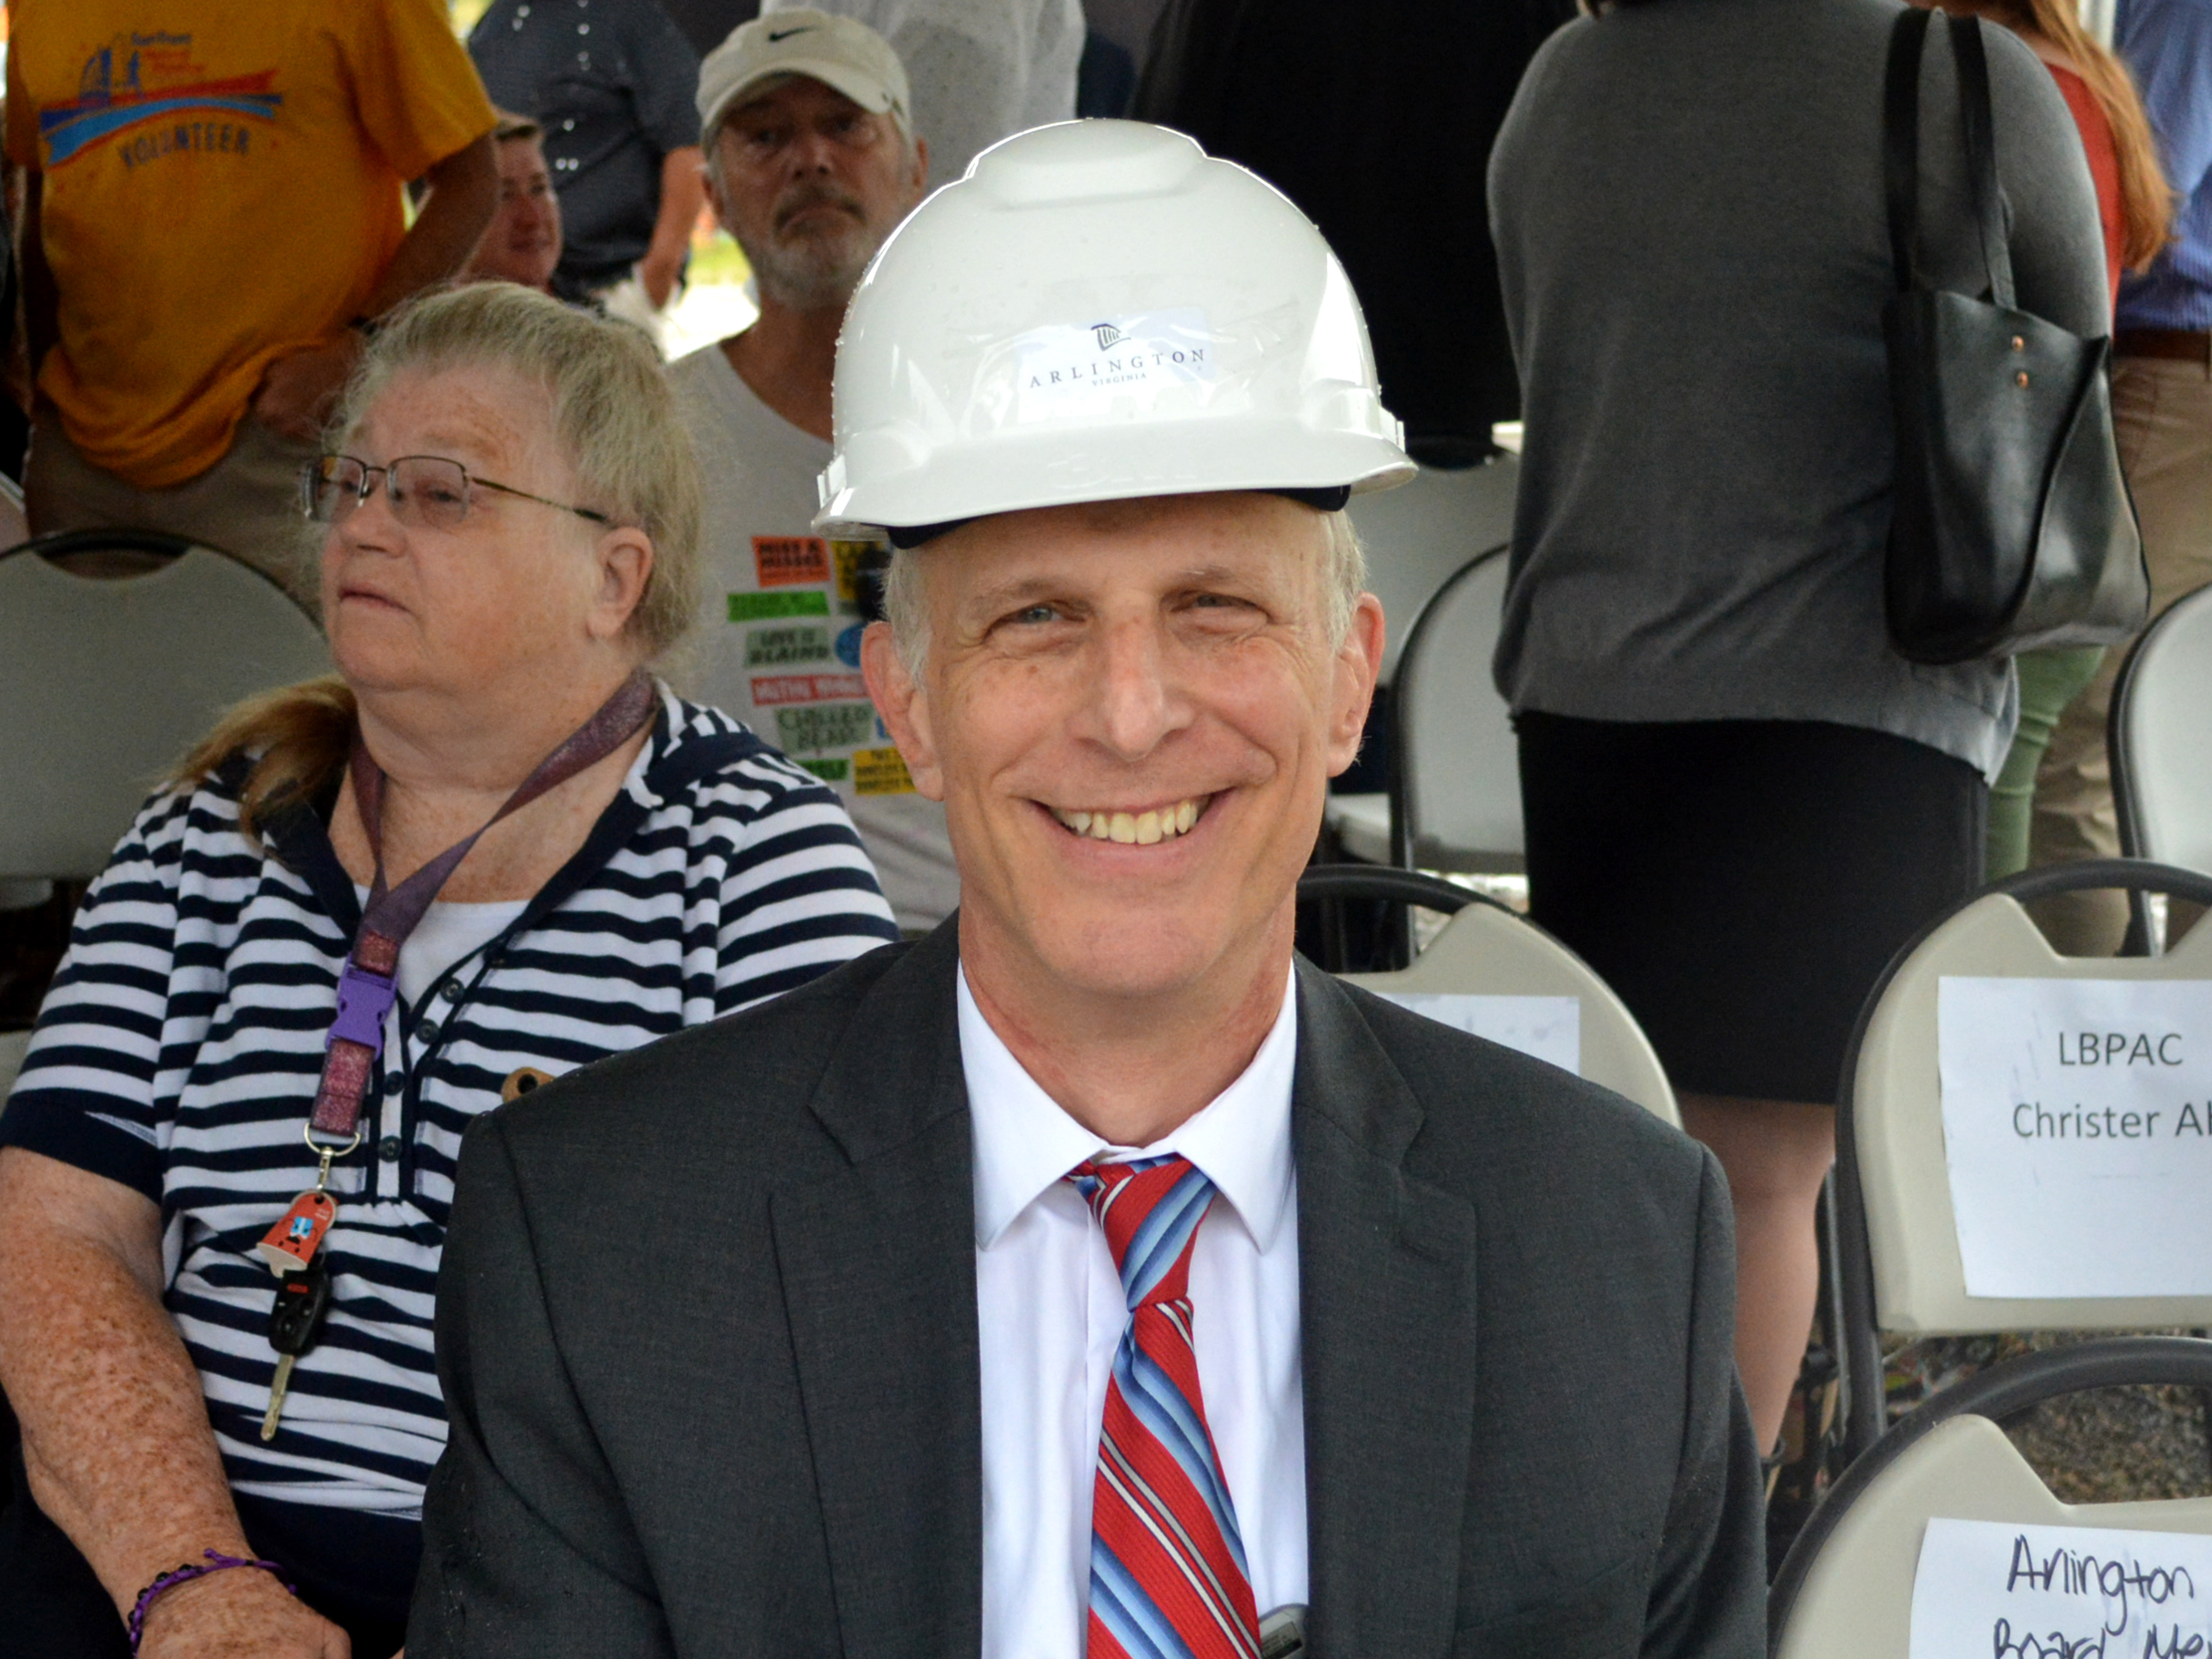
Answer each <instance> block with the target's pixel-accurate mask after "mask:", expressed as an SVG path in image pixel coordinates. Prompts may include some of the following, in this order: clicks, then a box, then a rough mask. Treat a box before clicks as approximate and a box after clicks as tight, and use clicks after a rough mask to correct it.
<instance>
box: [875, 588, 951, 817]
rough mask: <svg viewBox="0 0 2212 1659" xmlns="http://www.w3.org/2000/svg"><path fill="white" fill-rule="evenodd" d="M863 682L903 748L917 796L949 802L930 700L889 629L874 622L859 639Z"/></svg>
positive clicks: (893, 740) (901, 755)
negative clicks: (932, 735) (932, 726)
mask: <svg viewBox="0 0 2212 1659" xmlns="http://www.w3.org/2000/svg"><path fill="white" fill-rule="evenodd" d="M860 676H861V678H862V679H865V680H866V681H867V682H868V695H869V696H870V697H871V698H873V699H875V704H876V712H877V713H878V714H880V715H881V716H882V717H883V724H884V725H885V726H886V727H888V728H889V729H890V734H891V741H892V742H894V743H896V744H897V745H898V746H899V754H900V758H901V759H904V760H905V761H906V769H907V775H908V776H909V777H910V778H912V779H913V780H914V788H915V789H916V791H917V792H918V793H920V794H921V795H923V796H925V797H927V798H928V799H930V800H942V799H944V798H945V779H944V773H943V771H942V770H941V769H940V767H939V766H938V763H937V744H936V742H935V740H934V739H932V738H931V736H930V695H929V693H928V691H927V690H925V689H923V688H922V685H921V683H920V681H919V680H917V679H915V678H914V677H913V675H912V674H910V673H909V672H908V671H907V666H906V659H904V658H902V657H901V656H900V655H899V644H898V641H897V640H895V639H893V638H891V625H890V623H888V622H870V624H869V625H868V631H867V632H866V633H864V634H862V635H861V636H860Z"/></svg>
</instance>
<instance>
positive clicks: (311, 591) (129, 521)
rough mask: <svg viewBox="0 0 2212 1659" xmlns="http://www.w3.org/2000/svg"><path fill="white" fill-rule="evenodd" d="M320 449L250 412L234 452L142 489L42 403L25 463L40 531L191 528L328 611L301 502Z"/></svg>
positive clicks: (314, 540) (176, 531) (184, 532)
mask: <svg viewBox="0 0 2212 1659" xmlns="http://www.w3.org/2000/svg"><path fill="white" fill-rule="evenodd" d="M316 454H317V447H316V446H315V445H313V444H296V443H294V442H293V441H292V440H291V439H289V438H287V437H278V436H277V434H276V433H274V432H272V431H270V430H269V429H268V427H265V426H263V425H262V424H261V423H260V422H259V421H257V420H256V419H254V418H253V417H251V416H250V415H249V416H248V417H246V419H244V420H242V421H240V422H239V423H238V431H237V436H236V437H234V438H233V439H232V440H231V445H230V450H229V452H228V453H227V454H226V455H225V456H224V457H223V458H222V459H221V460H219V461H217V462H216V464H215V465H214V466H212V467H210V468H208V469H207V470H206V472H203V473H201V474H200V475H199V476H198V477H197V478H187V479H186V480H185V482H183V483H182V484H173V485H170V486H169V487H168V488H165V489H141V488H139V487H138V486H136V485H135V484H130V483H126V481H125V480H123V479H121V478H117V477H116V475H115V474H114V473H112V472H109V471H107V470H106V468H100V467H96V466H94V465H93V464H92V463H91V462H90V461H88V460H86V459H85V457H84V456H83V455H81V454H80V453H78V451H77V447H76V446H75V444H73V443H71V442H70V441H69V435H68V434H67V433H65V432H64V431H63V430H62V424H61V421H60V419H59V418H58V417H56V416H55V413H54V411H53V410H52V409H50V408H48V409H41V410H40V411H39V413H38V416H37V417H36V418H35V420H33V421H32V423H31V450H30V454H29V456H28V457H27V458H26V459H25V464H24V475H23V497H24V509H25V513H26V514H27V515H28V516H29V518H30V521H31V534H33V535H34V536H44V535H45V534H47V533H48V532H50V531H55V530H106V529H139V530H166V531H168V532H169V533H170V534H171V535H175V536H183V537H186V538H189V539H190V540H193V541H196V542H198V543H200V544H201V545H202V546H204V547H210V548H217V549H219V550H221V551H222V552H225V553H228V554H231V555H233V556H235V557H236V558H240V559H243V560H244V561H245V562H246V563H247V564H249V565H251V566H253V567H254V568H256V570H259V571H262V572H263V573H264V574H266V575H268V576H271V577H274V578H276V579H277V581H279V582H282V583H283V584H284V585H285V587H287V588H289V589H290V590H291V591H292V593H293V594H294V595H295V596H296V597H297V598H299V599H300V601H301V602H302V603H303V604H305V605H307V607H308V608H309V609H310V610H315V611H317V612H318V614H319V610H320V601H319V597H318V583H317V577H316V571H315V550H316V548H317V545H318V539H319V538H318V537H317V535H316V533H315V532H314V530H313V528H312V527H311V526H310V525H309V524H308V523H307V518H306V517H305V516H304V515H303V514H302V512H301V511H300V505H299V474H300V469H301V468H303V467H305V466H307V463H308V462H309V461H311V460H313V459H314V458H315V457H316Z"/></svg>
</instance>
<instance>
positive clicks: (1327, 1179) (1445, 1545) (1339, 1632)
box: [1292, 961, 1475, 1655]
mask: <svg viewBox="0 0 2212 1659" xmlns="http://www.w3.org/2000/svg"><path fill="white" fill-rule="evenodd" d="M1298 994H1299V1000H1298V1019H1299V1033H1298V1070H1297V1081H1296V1083H1295V1084H1294V1086H1293V1091H1292V1136H1293V1140H1294V1143H1295V1146H1296V1156H1297V1161H1298V1254H1299V1280H1300V1287H1301V1290H1300V1294H1301V1308H1300V1316H1301V1321H1302V1334H1303V1342H1304V1377H1305V1418H1306V1506H1307V1540H1308V1554H1309V1569H1308V1576H1309V1581H1310V1589H1309V1592H1308V1594H1309V1595H1310V1598H1311V1604H1312V1614H1311V1620H1312V1623H1311V1627H1310V1629H1311V1636H1312V1650H1313V1651H1315V1652H1317V1653H1322V1654H1352V1653H1360V1654H1402V1655H1414V1654H1442V1653H1444V1652H1446V1651H1448V1649H1449V1648H1450V1646H1451V1642H1452V1633H1453V1617H1454V1609H1455V1604H1456V1601H1457V1585H1458V1573H1459V1562H1460V1531H1461V1520H1462V1515H1463V1512H1464V1510H1465V1507H1466V1502H1467V1486H1468V1478H1469V1467H1468V1464H1469V1458H1470V1455H1471V1448H1472V1444H1473V1416H1474V1385H1475V1372H1474V1312H1475V1280H1474V1238H1475V1224H1474V1212H1473V1209H1472V1208H1471V1207H1470V1206H1469V1205H1468V1204H1466V1203H1465V1202H1463V1201H1462V1200H1460V1199H1458V1198H1455V1197H1453V1196H1452V1195H1450V1194H1448V1193H1445V1192H1443V1191H1439V1190H1437V1189H1435V1188H1433V1187H1426V1186H1423V1184H1421V1183H1420V1182H1418V1181H1413V1180H1412V1179H1410V1178H1409V1177H1408V1176H1407V1175H1406V1173H1405V1171H1404V1168H1403V1160H1404V1156H1405V1151H1406V1149H1407V1147H1408V1146H1409V1145H1410V1144H1411V1143H1412V1141H1413V1137H1414V1135H1415V1133H1416V1132H1417V1131H1419V1129H1420V1127H1421V1122H1422V1111H1421V1107H1420V1105H1419V1103H1418V1102H1417V1101H1415V1099H1414V1098H1413V1091H1411V1089H1409V1088H1408V1087H1407V1085H1406V1082H1405V1081H1404V1079H1403V1076H1402V1075H1401V1074H1400V1072H1399V1071H1398V1069H1397V1067H1396V1066H1395V1065H1394V1064H1393V1062H1392V1061H1391V1059H1390V1057H1389V1055H1388V1054H1387V1053H1385V1052H1384V1051H1383V1050H1382V1046H1381V1045H1380V1044H1379V1043H1378V1042H1377V1041H1375V1038H1374V1035H1373V1033H1372V1031H1369V1030H1368V1028H1367V1025H1366V1023H1365V1021H1362V1019H1361V1018H1360V1016H1359V1013H1358V1010H1356V1009H1355V1008H1354V1006H1353V1005H1352V999H1351V997H1350V996H1349V994H1348V993H1347V992H1346V991H1345V990H1344V989H1343V988H1342V986H1340V985H1338V984H1337V983H1336V982H1335V981H1334V980H1331V979H1330V978H1329V977H1328V976H1327V975H1326V974H1324V973H1322V972H1321V971H1320V970H1318V969H1315V968H1313V967H1312V966H1311V965H1310V964H1308V963H1305V962H1303V961H1301V962H1300V964H1299V993H1298Z"/></svg>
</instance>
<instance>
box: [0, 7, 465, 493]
mask: <svg viewBox="0 0 2212 1659" xmlns="http://www.w3.org/2000/svg"><path fill="white" fill-rule="evenodd" d="M9 11H10V13H11V21H12V23H13V25H14V26H13V28H12V30H11V37H10V39H9V41H8V53H7V154H8V156H9V158H10V159H11V160H13V161H15V163H17V164H18V165H19V166H26V167H31V168H35V170H37V172H38V173H39V174H40V175H41V176H42V181H41V190H42V206H41V211H42V216H43V226H44V236H43V238H42V242H43V246H44V250H45V258H46V263H47V265H48V266H51V267H52V269H53V272H54V278H55V287H56V288H57V289H58V291H59V317H58V319H57V321H58V336H59V337H58V340H57V343H56V345H55V348H54V349H53V350H52V351H50V352H49V353H48V354H47V356H46V358H45V363H44V365H43V366H42V367H41V369H40V372H39V380H38V386H39V390H40V392H41V393H42V394H43V395H44V397H45V398H46V399H47V400H48V401H49V402H51V403H52V404H53V405H54V407H55V410H56V411H57V412H58V413H59V415H60V417H61V420H62V425H63V427H64V429H65V430H66V431H67V433H68V435H69V437H70V440H71V441H72V442H73V443H75V445H76V446H77V447H78V448H79V449H80V450H81V451H82V452H83V453H84V455H85V458H86V459H88V460H90V461H92V462H93V463H95V464H96V465H97V466H99V467H102V468H106V470H108V471H110V472H112V473H115V474H116V475H117V476H118V477H120V478H123V479H125V480H126V482H129V483H131V484H134V485H137V486H139V487H140V488H161V487H163V486H165V485H170V484H178V483H182V482H183V481H184V480H186V479H187V478H193V477H195V476H196V475H197V474H199V473H201V472H204V471H206V469H207V468H210V467H212V466H214V465H215V463H216V461H218V460H220V459H221V458H222V457H223V455H224V453H225V452H226V450H227V449H228V448H229V447H230V441H231V437H232V434H233V433H234V432H235V431H236V428H237V424H238V421H239V419H240V418H241V417H243V416H244V415H245V413H246V406H247V404H248V403H249V402H250V401H251V400H252V397H253V395H254V392H255V390H256V388H257V387H259V385H260V383H261V377H262V373H263V371H264V370H266V368H267V367H268V366H269V364H270V363H271V362H272V361H274V360H275V359H277V358H278V357H285V356H287V355H288V354H290V353H292V352H295V351H299V350H302V349H304V348H307V347H312V346H317V345H320V344H325V343H327V342H329V341H331V340H333V339H335V338H337V336H338V334H339V333H340V332H341V331H342V330H343V329H344V328H345V327H346V326H347V323H348V322H350V321H351V320H352V319H353V318H354V317H357V316H359V315H360V313H361V309H362V307H363V304H364V302H366V301H367V298H368V296H369V293H370V291H371V290H372V289H373V288H374V287H376V284H377V278H378V277H380V276H381V275H382V274H383V272H384V268H385V266H386V265H387V263H388V262H389V261H390V259H391V256H392V252H393V250H394V249H395V248H396V247H397V246H398V245H399V240H400V237H401V236H403V235H404V234H405V230H406V225H405V220H404V218H403V216H402V211H401V189H402V185H403V183H404V181H406V180H408V179H413V178H419V177H420V176H422V175H423V174H425V173H426V172H427V171H428V170H429V169H430V168H431V167H432V166H436V165H437V163H438V162H440V161H442V160H444V159H445V158H446V157H447V156H451V155H453V154H454V153H456V152H457V151H458V150H461V149H465V148H466V147H467V146H468V145H469V144H470V143H471V142H473V141H474V140H475V139H477V138H478V137H480V136H482V135H484V134H485V133H487V132H488V131H490V130H491V126H492V111H491V105H490V103H489V101H488V99H487V98H486V97H485V96H484V88H483V85H482V83H481V82H479V81H478V79H477V72H476V67H475V65H472V64H471V63H470V62H469V61H468V53H467V51H466V50H464V49H463V47H462V45H461V43H460V42H459V41H458V40H457V39H456V38H455V36H454V34H453V29H452V26H451V25H449V24H448V23H447V17H446V7H445V5H444V0H255V3H254V4H251V5H241V4H239V3H238V0H15V5H11V6H10V7H9Z"/></svg>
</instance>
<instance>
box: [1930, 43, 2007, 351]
mask: <svg viewBox="0 0 2212 1659" xmlns="http://www.w3.org/2000/svg"><path fill="white" fill-rule="evenodd" d="M1945 21H1946V23H1948V24H1949V25H1951V58H1952V61H1953V62H1954V63H1956V65H1958V122H1959V128H1960V130H1961V132H1962V133H1963V134H1964V135H1965V137H1966V185H1967V188H1968V189H1969V190H1970V191H1971V192H1972V193H1973V196H1974V219H1975V223H1976V226H1978V227H1979V228H1980V230H1981V233H1982V265H1983V267H1984V269H1985V270H1986V271H1987V273H1988V275H1989V295H1990V297H1991V298H1992V299H1994V300H1996V303H1997V304H1998V305H1999V306H2001V307H2004V308H2005V309H2006V310H2007V311H2010V310H2013V309H2015V308H2016V307H2015V306H2014V303H2013V286H2012V249H2011V248H2010V247H2008V246H2006V241H2005V215H2004V207H2003V199H2004V198H2003V197H2002V196H1999V195H1998V194H1997V151H1996V124H1995V122H1994V120H1993V119H1992V117H1991V116H1990V110H1989V59H1988V58H1987V57H1986V55H1984V53H1983V50H1982V20H1981V19H1980V18H1979V17H1953V16H1950V15H1948V14H1946V17H1945Z"/></svg>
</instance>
